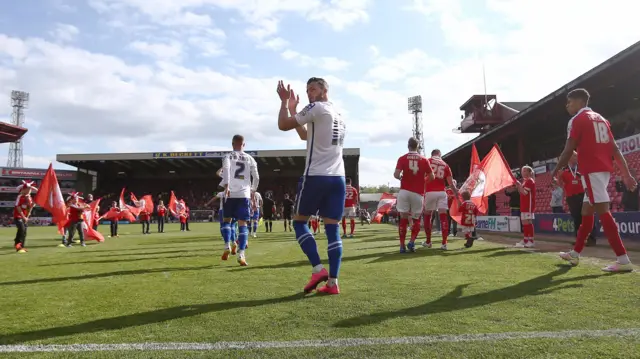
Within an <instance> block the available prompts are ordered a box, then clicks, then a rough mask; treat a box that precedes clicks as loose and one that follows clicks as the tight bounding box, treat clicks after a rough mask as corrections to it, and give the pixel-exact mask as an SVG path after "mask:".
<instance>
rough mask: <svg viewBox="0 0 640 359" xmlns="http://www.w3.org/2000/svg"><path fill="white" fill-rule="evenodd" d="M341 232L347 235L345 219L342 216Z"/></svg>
mask: <svg viewBox="0 0 640 359" xmlns="http://www.w3.org/2000/svg"><path fill="white" fill-rule="evenodd" d="M342 233H344V235H345V236H346V235H347V220H346V219H345V218H344V217H343V218H342Z"/></svg>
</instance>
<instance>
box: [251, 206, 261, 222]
mask: <svg viewBox="0 0 640 359" xmlns="http://www.w3.org/2000/svg"><path fill="white" fill-rule="evenodd" d="M251 219H252V220H254V221H257V220H259V219H260V210H259V209H256V210H255V211H253V214H252V215H251Z"/></svg>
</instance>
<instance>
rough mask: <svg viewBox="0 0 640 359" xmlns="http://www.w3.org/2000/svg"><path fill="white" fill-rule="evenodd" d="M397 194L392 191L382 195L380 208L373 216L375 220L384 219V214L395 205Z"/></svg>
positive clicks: (378, 221)
mask: <svg viewBox="0 0 640 359" xmlns="http://www.w3.org/2000/svg"><path fill="white" fill-rule="evenodd" d="M396 201H397V199H396V196H395V195H394V194H392V193H383V194H382V197H380V202H378V209H377V210H376V215H375V216H374V217H373V222H375V223H380V222H381V221H382V216H384V215H385V214H387V213H389V212H390V211H391V209H392V208H393V206H395V205H396Z"/></svg>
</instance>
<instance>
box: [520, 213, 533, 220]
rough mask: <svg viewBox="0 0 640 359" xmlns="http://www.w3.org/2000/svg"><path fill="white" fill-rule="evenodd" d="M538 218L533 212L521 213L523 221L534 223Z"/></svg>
mask: <svg viewBox="0 0 640 359" xmlns="http://www.w3.org/2000/svg"><path fill="white" fill-rule="evenodd" d="M535 218H536V215H535V213H531V212H521V213H520V219H521V220H523V221H533V220H534V219H535Z"/></svg>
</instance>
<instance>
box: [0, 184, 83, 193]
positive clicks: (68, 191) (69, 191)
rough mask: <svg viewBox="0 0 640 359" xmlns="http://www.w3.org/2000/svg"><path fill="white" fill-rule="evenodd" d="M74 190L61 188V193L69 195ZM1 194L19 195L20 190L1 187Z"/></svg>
mask: <svg viewBox="0 0 640 359" xmlns="http://www.w3.org/2000/svg"><path fill="white" fill-rule="evenodd" d="M73 191H74V189H72V188H61V189H60V192H62V193H64V194H68V193H71V192H73ZM33 192H34V193H36V192H38V191H36V190H34V191H33ZM0 193H18V188H17V187H11V186H0Z"/></svg>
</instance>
